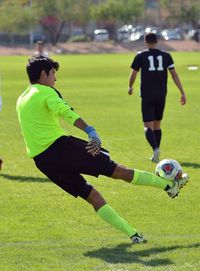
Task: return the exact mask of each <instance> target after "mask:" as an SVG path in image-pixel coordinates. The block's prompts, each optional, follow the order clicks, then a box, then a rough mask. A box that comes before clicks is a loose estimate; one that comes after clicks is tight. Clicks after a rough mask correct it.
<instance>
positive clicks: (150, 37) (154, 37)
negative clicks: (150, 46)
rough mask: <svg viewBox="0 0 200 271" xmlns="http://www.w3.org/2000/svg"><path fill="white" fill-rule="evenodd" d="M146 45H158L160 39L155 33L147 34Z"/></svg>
mask: <svg viewBox="0 0 200 271" xmlns="http://www.w3.org/2000/svg"><path fill="white" fill-rule="evenodd" d="M144 40H145V42H146V43H157V42H158V38H157V35H156V34H155V33H147V34H146V35H145V37H144Z"/></svg>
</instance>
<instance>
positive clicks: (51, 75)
mask: <svg viewBox="0 0 200 271" xmlns="http://www.w3.org/2000/svg"><path fill="white" fill-rule="evenodd" d="M45 81H46V82H45V85H47V86H50V87H53V86H54V84H55V82H56V77H55V69H54V68H52V69H51V70H50V71H49V74H48V75H47V74H46V78H45Z"/></svg>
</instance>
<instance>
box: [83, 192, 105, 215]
mask: <svg viewBox="0 0 200 271" xmlns="http://www.w3.org/2000/svg"><path fill="white" fill-rule="evenodd" d="M86 200H87V202H89V203H90V204H91V205H92V206H93V208H94V209H95V211H97V210H98V209H99V208H101V207H102V206H103V205H105V204H106V201H105V200H104V198H103V197H102V196H101V194H100V193H99V192H98V191H97V190H96V189H95V188H92V191H91V192H90V194H89V196H88V198H87V199H86Z"/></svg>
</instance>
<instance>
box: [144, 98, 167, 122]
mask: <svg viewBox="0 0 200 271" xmlns="http://www.w3.org/2000/svg"><path fill="white" fill-rule="evenodd" d="M141 108H142V119H143V122H149V121H154V120H159V121H160V120H162V118H163V113H164V109H165V98H161V99H160V98H159V99H155V100H149V99H144V98H142V105H141Z"/></svg>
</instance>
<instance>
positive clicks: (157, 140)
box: [153, 129, 162, 147]
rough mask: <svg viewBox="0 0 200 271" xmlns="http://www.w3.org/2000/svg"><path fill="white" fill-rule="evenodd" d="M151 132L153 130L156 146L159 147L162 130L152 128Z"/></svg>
mask: <svg viewBox="0 0 200 271" xmlns="http://www.w3.org/2000/svg"><path fill="white" fill-rule="evenodd" d="M153 132H154V135H155V138H156V142H157V145H158V147H160V142H161V138H162V131H161V129H159V130H154V131H153Z"/></svg>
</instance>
